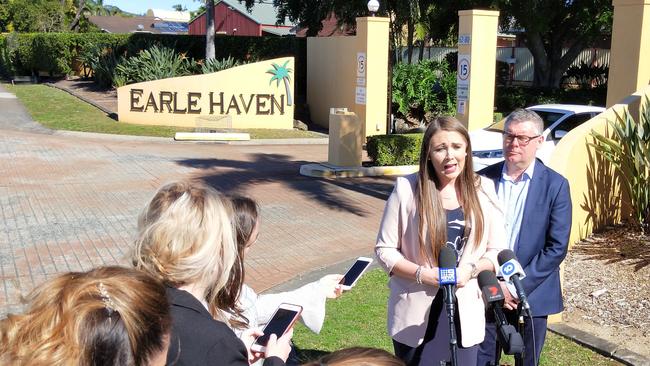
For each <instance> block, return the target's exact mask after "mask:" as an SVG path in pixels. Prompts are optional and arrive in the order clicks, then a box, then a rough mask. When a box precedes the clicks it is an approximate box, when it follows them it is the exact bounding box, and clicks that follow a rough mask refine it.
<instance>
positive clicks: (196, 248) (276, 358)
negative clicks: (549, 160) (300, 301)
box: [133, 181, 292, 365]
mask: <svg viewBox="0 0 650 366" xmlns="http://www.w3.org/2000/svg"><path fill="white" fill-rule="evenodd" d="M231 217H232V209H231V206H230V201H229V200H228V199H227V198H225V197H224V196H222V195H221V194H220V193H219V192H217V191H216V190H215V189H213V188H211V187H209V186H207V185H205V184H202V183H199V182H195V181H188V182H176V183H170V184H168V185H165V186H164V187H162V188H160V189H159V190H158V192H157V193H156V194H155V195H154V197H153V198H152V199H151V201H150V202H149V204H148V205H147V206H146V207H145V209H144V211H143V212H142V214H141V215H140V218H139V221H138V238H137V240H136V243H135V250H134V254H133V263H134V265H135V266H136V267H137V268H139V269H141V270H143V271H145V272H147V273H149V274H151V275H152V276H154V277H156V278H158V279H160V280H161V281H162V282H163V283H164V284H165V285H166V286H167V296H168V298H169V302H170V304H171V314H172V337H171V342H170V349H169V354H168V357H167V361H168V363H170V364H173V363H175V362H176V364H178V365H248V364H249V360H255V359H257V358H259V357H260V356H261V355H259V354H253V353H252V352H250V351H249V350H250V346H251V344H252V342H253V339H254V338H255V336H257V335H259V331H256V330H253V331H250V332H248V334H247V335H246V336H244V337H243V339H245V341H244V342H245V343H243V342H242V341H240V340H239V338H237V336H236V335H235V333H234V332H233V331H232V330H231V329H230V328H229V327H228V326H227V325H226V324H225V323H224V321H226V320H227V319H225V318H224V314H227V313H229V312H231V311H232V309H234V308H235V305H236V304H235V303H234V302H232V301H231V302H227V301H226V302H224V301H220V299H219V297H218V294H219V292H220V291H223V290H224V289H225V288H226V287H227V286H229V287H230V288H231V289H241V286H242V282H241V281H242V280H241V279H238V280H234V281H229V277H230V273H231V271H232V268H233V265H235V264H236V262H237V246H236V243H235V231H234V226H233V223H232V222H231ZM291 336H292V333H291V332H289V333H287V334H286V335H284V336H283V337H281V338H280V339H276V338H275V336H271V339H270V341H269V344H268V346H267V350H266V356H265V357H266V359H265V361H264V365H284V361H285V360H286V359H287V356H288V354H289V351H290V340H291Z"/></svg>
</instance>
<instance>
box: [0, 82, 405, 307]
mask: <svg viewBox="0 0 650 366" xmlns="http://www.w3.org/2000/svg"><path fill="white" fill-rule="evenodd" d="M3 92H5V91H4V90H2V88H1V87H0V96H2V95H4V94H1V93H3ZM21 108H22V107H21V106H20V105H19V103H18V102H17V100H15V99H8V98H7V97H4V98H0V208H1V212H0V215H1V217H0V220H1V222H2V226H0V227H1V230H0V271H1V272H0V276H1V281H0V317H2V316H4V315H5V314H6V313H7V312H15V311H20V309H21V305H20V296H21V295H26V294H27V293H28V292H29V291H30V290H31V289H32V288H33V287H34V286H35V285H38V284H39V283H41V282H43V281H44V280H45V279H47V278H51V277H53V276H55V275H57V274H59V273H62V272H67V271H81V270H88V269H89V268H92V267H94V266H100V265H107V264H116V263H121V264H126V263H127V262H126V258H127V256H128V252H129V249H130V248H131V242H132V240H133V236H134V233H135V223H136V218H137V215H138V213H139V212H140V210H141V209H142V207H143V206H144V204H145V203H146V202H147V200H148V199H149V198H150V197H151V196H152V195H153V193H154V192H155V190H156V189H157V188H158V187H159V186H160V185H162V184H164V183H165V182H168V181H171V180H175V179H185V178H192V179H202V180H204V181H206V182H207V183H209V184H211V185H213V186H215V187H217V188H219V189H220V190H222V191H224V192H226V193H229V194H233V193H240V194H247V195H250V196H252V197H254V198H256V199H258V200H259V201H260V203H261V206H262V220H263V221H262V230H261V235H260V240H259V242H258V244H257V245H256V246H255V247H254V248H253V249H252V251H251V252H250V255H249V256H248V258H247V265H248V267H247V282H249V283H250V284H251V285H253V287H254V288H256V289H257V290H264V289H267V288H269V287H272V286H275V285H277V284H280V283H282V282H284V281H287V280H289V279H291V278H294V277H295V276H297V275H300V274H303V273H307V272H310V271H312V270H315V269H318V268H322V267H325V266H329V265H332V264H335V263H338V262H341V261H345V260H347V259H349V258H352V257H355V256H358V255H363V254H369V253H371V251H372V247H373V244H374V240H375V236H376V232H377V228H378V226H379V221H380V219H381V214H382V210H383V206H384V200H385V199H386V197H387V194H388V193H389V192H390V190H391V188H392V184H393V181H392V180H391V179H388V178H372V179H370V178H368V179H354V180H322V179H314V178H307V177H303V176H300V175H299V174H298V170H299V166H300V165H301V164H304V163H309V162H317V161H325V160H326V159H327V145H222V144H214V143H180V142H173V141H171V140H166V139H158V138H130V137H115V136H108V135H105V136H98V135H94V134H82V133H60V132H53V131H48V130H47V129H44V128H41V127H39V126H38V125H35V124H34V123H33V122H31V121H30V120H29V117H28V116H25V113H24V109H23V110H21Z"/></svg>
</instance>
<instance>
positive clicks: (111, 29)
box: [88, 15, 187, 34]
mask: <svg viewBox="0 0 650 366" xmlns="http://www.w3.org/2000/svg"><path fill="white" fill-rule="evenodd" d="M88 20H89V21H90V22H91V23H93V24H94V25H96V26H97V27H99V28H100V29H101V30H102V31H104V32H107V33H134V32H147V33H156V34H187V23H183V22H168V21H164V20H160V19H158V18H154V17H121V16H97V15H93V16H90V17H88Z"/></svg>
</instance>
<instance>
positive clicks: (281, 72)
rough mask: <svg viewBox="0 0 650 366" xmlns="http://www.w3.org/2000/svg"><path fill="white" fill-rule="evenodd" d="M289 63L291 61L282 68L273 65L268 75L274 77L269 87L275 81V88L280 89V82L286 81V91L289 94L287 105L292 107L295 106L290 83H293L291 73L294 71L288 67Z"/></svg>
mask: <svg viewBox="0 0 650 366" xmlns="http://www.w3.org/2000/svg"><path fill="white" fill-rule="evenodd" d="M288 63H289V60H287V61H286V62H285V63H284V64H283V65H282V66H278V65H277V64H275V63H272V64H271V66H273V68H272V69H269V70H268V71H267V72H266V73H267V74H271V75H273V76H272V77H271V80H270V81H269V85H271V84H272V83H273V80H275V81H276V84H275V86H276V87H278V86H280V80H282V81H284V89H285V90H286V92H287V105H288V106H291V105H293V99H292V97H291V88H290V86H289V81H291V76H289V73H290V72H291V71H292V70H291V68H290V67H287V64H288Z"/></svg>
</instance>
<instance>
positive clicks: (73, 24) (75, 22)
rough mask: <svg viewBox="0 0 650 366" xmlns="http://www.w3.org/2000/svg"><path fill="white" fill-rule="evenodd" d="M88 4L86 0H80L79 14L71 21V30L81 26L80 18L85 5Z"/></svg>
mask: <svg viewBox="0 0 650 366" xmlns="http://www.w3.org/2000/svg"><path fill="white" fill-rule="evenodd" d="M85 6H86V0H79V5H78V6H77V14H75V16H74V19H72V22H71V23H70V30H75V28H77V27H78V26H79V20H80V19H81V15H82V14H83V11H84V7H85Z"/></svg>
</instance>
